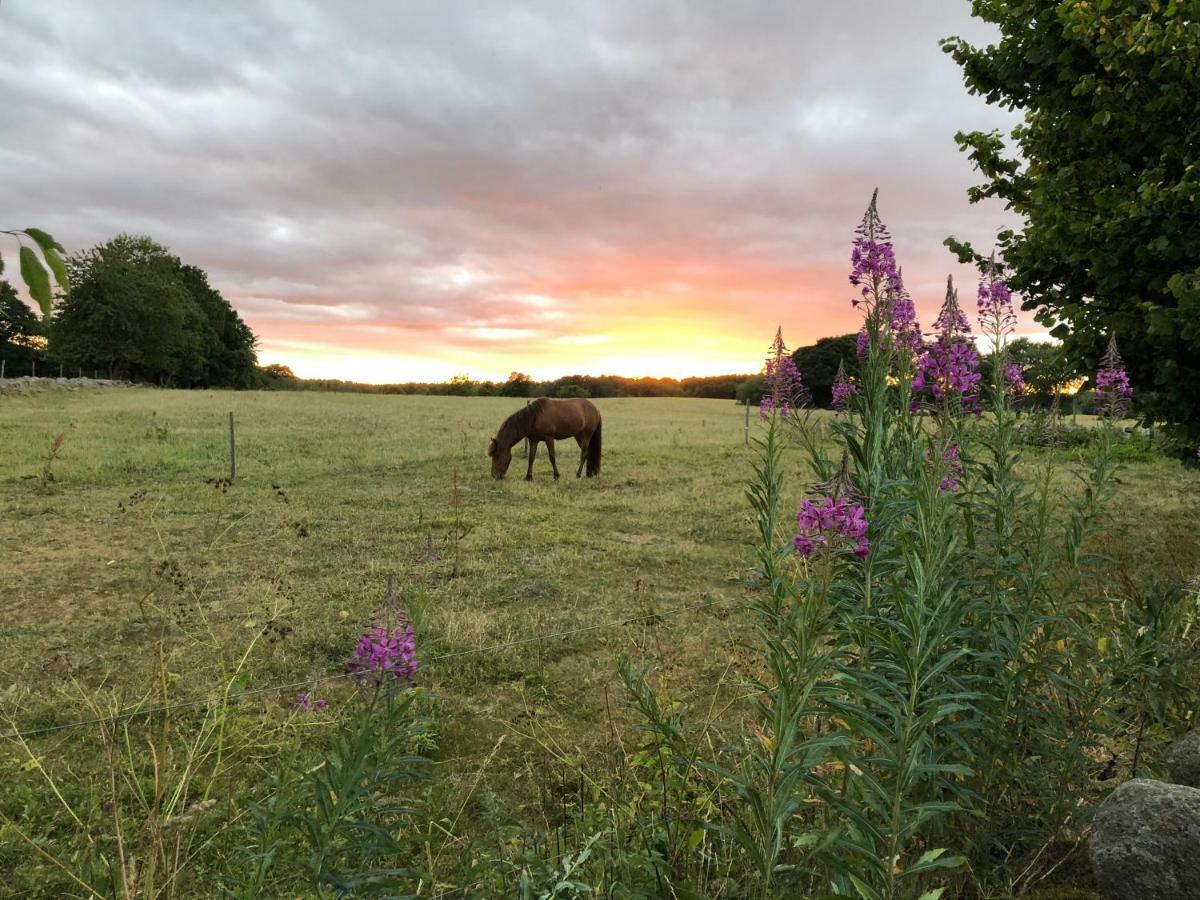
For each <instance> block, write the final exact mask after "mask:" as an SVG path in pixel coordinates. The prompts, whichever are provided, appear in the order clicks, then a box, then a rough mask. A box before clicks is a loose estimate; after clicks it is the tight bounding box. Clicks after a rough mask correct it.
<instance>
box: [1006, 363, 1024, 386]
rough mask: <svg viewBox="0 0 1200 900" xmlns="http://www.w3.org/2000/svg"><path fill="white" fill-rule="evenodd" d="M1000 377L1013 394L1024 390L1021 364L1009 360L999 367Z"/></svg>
mask: <svg viewBox="0 0 1200 900" xmlns="http://www.w3.org/2000/svg"><path fill="white" fill-rule="evenodd" d="M1001 377H1002V378H1003V379H1004V383H1005V384H1006V385H1008V390H1009V392H1010V393H1013V394H1020V393H1022V392H1024V390H1025V373H1024V372H1023V371H1022V369H1021V364H1020V363H1016V362H1013V361H1012V360H1009V361H1008V362H1006V363H1005V364H1004V367H1003V368H1002V369H1001Z"/></svg>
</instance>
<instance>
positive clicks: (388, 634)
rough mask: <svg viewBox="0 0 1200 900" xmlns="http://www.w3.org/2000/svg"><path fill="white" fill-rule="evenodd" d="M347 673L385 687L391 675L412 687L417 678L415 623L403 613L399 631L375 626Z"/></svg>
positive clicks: (361, 641) (361, 638)
mask: <svg viewBox="0 0 1200 900" xmlns="http://www.w3.org/2000/svg"><path fill="white" fill-rule="evenodd" d="M346 671H347V672H349V673H350V674H351V675H353V676H354V677H355V678H356V679H358V680H359V681H362V680H364V679H367V678H373V679H374V680H375V682H376V683H377V684H382V683H383V682H384V681H385V680H386V679H387V677H388V676H389V675H390V676H392V677H393V678H394V679H395V680H396V681H407V682H408V683H409V684H410V685H411V684H412V683H413V682H414V680H415V679H416V675H417V652H416V638H415V636H414V634H413V626H412V622H411V621H410V620H409V618H408V617H407V616H406V615H404V613H403V611H400V612H399V622H398V623H397V625H396V627H395V628H389V627H388V626H387V625H385V624H383V623H381V622H379V621H378V620H375V621H373V622H372V623H371V625H370V627H369V628H368V629H367V630H366V631H365V632H363V634H362V635H360V636H359V639H358V644H357V646H355V648H354V656H353V657H352V658H351V659H350V662H348V663H347V664H346Z"/></svg>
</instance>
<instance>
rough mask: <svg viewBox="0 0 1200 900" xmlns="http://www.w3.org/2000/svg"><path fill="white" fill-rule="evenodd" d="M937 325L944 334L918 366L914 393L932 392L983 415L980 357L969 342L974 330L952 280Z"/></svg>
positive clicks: (939, 399) (945, 400) (947, 288)
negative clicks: (980, 390)
mask: <svg viewBox="0 0 1200 900" xmlns="http://www.w3.org/2000/svg"><path fill="white" fill-rule="evenodd" d="M937 322H938V326H939V331H940V332H941V333H940V335H939V336H938V339H937V340H936V341H935V342H934V343H933V344H932V345H931V346H930V347H929V349H928V350H926V352H925V353H924V354H923V355H922V356H921V359H920V360H919V361H918V363H917V374H916V375H915V376H914V377H913V382H912V388H913V392H914V393H920V392H922V391H924V390H926V389H928V390H929V392H930V394H932V396H933V399H934V401H936V402H938V403H941V402H953V401H955V400H957V401H959V403H960V404H961V406H962V408H963V409H964V410H967V411H969V412H975V413H979V412H981V411H982V410H981V407H980V405H979V381H980V378H981V376H980V374H979V353H978V352H976V350H975V346H974V344H972V343H971V341H970V339H969V335H970V327H969V326H968V325H967V321H966V317H965V316H964V315H963V314H962V310H961V309H960V308H959V306H958V292H957V291H956V290H955V289H954V282H953V280H951V279H947V280H946V300H945V302H944V303H943V304H942V311H941V313H939V314H938V318H937Z"/></svg>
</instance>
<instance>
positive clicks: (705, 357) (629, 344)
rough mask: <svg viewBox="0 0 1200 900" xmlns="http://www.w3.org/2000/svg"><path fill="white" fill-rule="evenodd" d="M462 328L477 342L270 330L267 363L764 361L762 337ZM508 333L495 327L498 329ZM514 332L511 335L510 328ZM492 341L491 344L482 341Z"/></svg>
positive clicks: (538, 366)
mask: <svg viewBox="0 0 1200 900" xmlns="http://www.w3.org/2000/svg"><path fill="white" fill-rule="evenodd" d="M480 331H484V329H456V333H461V334H464V335H466V336H468V337H470V338H473V339H474V340H473V342H472V343H471V344H470V345H467V346H464V345H461V344H456V343H455V342H454V341H453V339H452V338H451V339H450V340H447V341H445V342H441V341H436V340H427V341H425V342H424V343H418V344H414V345H410V347H411V351H409V352H406V350H408V348H405V349H396V350H392V349H390V348H388V347H379V346H375V347H361V346H356V347H353V349H351V347H349V346H347V345H345V344H339V343H334V342H332V341H327V340H321V339H320V338H319V337H318V338H315V339H314V338H310V339H301V340H297V339H289V338H282V339H277V338H272V337H265V338H264V339H263V340H262V343H261V346H260V349H259V361H260V363H261V364H262V365H269V364H272V363H280V364H283V365H286V366H288V367H290V368H291V369H292V371H293V372H295V373H296V375H297V376H298V377H301V378H314V379H324V378H328V379H339V380H342V381H356V382H361V383H364V384H402V383H405V382H418V383H440V382H446V381H449V380H450V379H451V378H452V377H454V376H459V375H464V374H465V375H469V376H470V377H471V378H472V379H475V380H479V381H504V380H506V379H507V378H508V376H509V374H510V373H511V372H524V373H525V374H527V375H529V376H530V377H532V378H533V379H534V380H537V381H549V380H552V379H555V378H561V377H564V376H567V375H618V376H622V377H626V378H639V377H650V378H688V377H706V376H712V375H733V374H740V375H746V374H752V373H755V372H758V371H759V370H760V369H761V368H762V360H763V351H762V349H761V347H760V346H759V345H760V344H761V343H762V341H761V340H757V339H750V338H743V339H737V338H724V339H722V338H721V337H719V336H717V335H715V334H712V333H704V332H698V333H694V334H692V335H691V336H690V337H686V338H683V337H680V336H676V338H675V339H674V340H672V341H671V342H670V343H669V345H666V346H664V343H663V342H662V341H661V339H660V334H661V333H660V332H654V333H645V332H641V333H626V334H621V333H615V334H614V333H609V334H602V335H601V334H594V335H593V334H573V335H560V336H558V337H553V338H537V337H531V336H530V335H527V334H524V333H517V332H520V331H521V330H520V329H491V330H487V333H482V334H477V333H472V332H480ZM497 331H499V332H502V333H500V334H495V333H494V332H497ZM509 331H511V332H514V333H512V334H509V333H506V332H509ZM481 344H486V345H487V346H480V345H481Z"/></svg>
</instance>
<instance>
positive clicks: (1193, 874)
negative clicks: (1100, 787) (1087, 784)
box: [1090, 778, 1200, 900]
mask: <svg viewBox="0 0 1200 900" xmlns="http://www.w3.org/2000/svg"><path fill="white" fill-rule="evenodd" d="M1090 849H1091V857H1092V871H1093V872H1094V873H1095V875H1096V881H1097V882H1098V883H1099V885H1100V889H1101V890H1102V891H1103V892H1104V896H1105V897H1107V898H1109V900H1150V898H1154V900H1195V898H1197V897H1200V790H1198V789H1196V788H1192V787H1187V786H1186V785H1179V784H1164V783H1163V782H1161V781H1151V780H1149V779H1147V778H1135V779H1134V780H1133V781H1127V782H1125V783H1124V784H1123V785H1121V786H1120V787H1119V788H1117V789H1116V790H1115V791H1113V792H1112V794H1110V795H1109V797H1108V798H1107V799H1106V800H1105V801H1104V802H1103V803H1101V804H1100V808H1099V809H1097V810H1096V819H1095V821H1094V823H1093V825H1092V841H1091V848H1090Z"/></svg>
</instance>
